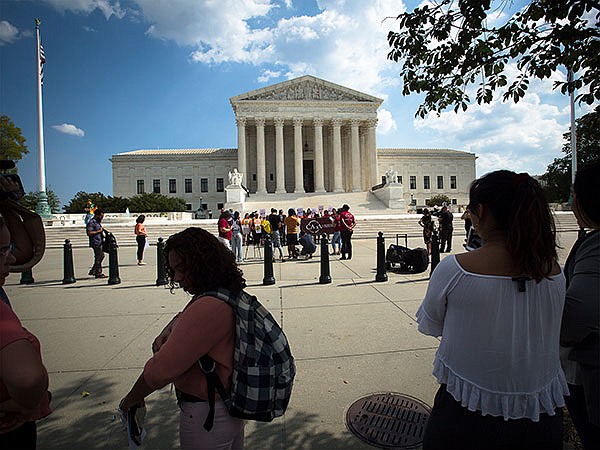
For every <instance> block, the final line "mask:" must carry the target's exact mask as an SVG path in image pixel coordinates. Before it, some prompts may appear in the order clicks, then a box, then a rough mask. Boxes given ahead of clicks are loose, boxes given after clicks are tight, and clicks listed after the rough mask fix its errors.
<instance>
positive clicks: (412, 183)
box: [410, 175, 417, 189]
mask: <svg viewBox="0 0 600 450" xmlns="http://www.w3.org/2000/svg"><path fill="white" fill-rule="evenodd" d="M410 188H411V189H416V188H417V177H416V175H411V176H410Z"/></svg>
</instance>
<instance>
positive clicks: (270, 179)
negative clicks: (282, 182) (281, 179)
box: [269, 173, 273, 181]
mask: <svg viewBox="0 0 600 450" xmlns="http://www.w3.org/2000/svg"><path fill="white" fill-rule="evenodd" d="M269 181H273V174H272V173H270V174H269Z"/></svg>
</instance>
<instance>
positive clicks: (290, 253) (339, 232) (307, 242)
mask: <svg viewBox="0 0 600 450" xmlns="http://www.w3.org/2000/svg"><path fill="white" fill-rule="evenodd" d="M319 218H325V219H328V220H329V221H330V222H331V225H332V227H329V228H328V230H329V231H333V232H332V233H331V234H332V237H331V255H341V258H340V259H342V260H346V259H351V258H352V233H353V229H354V226H355V225H356V221H355V218H354V215H353V214H352V213H350V206H348V205H343V206H342V207H341V208H331V207H330V208H328V209H325V210H323V209H321V210H317V209H316V208H307V209H305V210H303V209H300V208H299V209H294V208H289V209H288V211H287V214H285V213H284V210H283V209H279V210H278V209H277V208H271V212H270V214H269V215H266V212H265V211H261V213H259V212H258V211H253V212H249V213H245V215H244V217H242V216H241V214H240V212H239V211H232V210H228V209H222V210H221V214H220V215H219V219H218V221H217V227H218V230H219V241H221V242H222V243H223V245H225V246H226V247H227V248H229V249H231V251H232V252H233V254H234V256H235V260H236V262H237V263H243V262H244V259H245V258H244V252H243V248H244V247H249V246H255V247H264V245H265V238H266V237H267V236H268V237H269V240H270V243H271V244H270V245H271V246H272V248H273V260H274V261H276V256H277V255H278V256H279V261H281V262H284V261H285V260H286V259H285V257H284V252H283V247H284V246H287V258H288V259H298V258H300V257H301V256H303V257H304V258H305V259H310V258H312V256H313V254H314V253H315V252H316V251H317V243H318V242H319V234H318V233H316V234H314V235H313V233H311V231H310V230H307V229H302V227H301V224H302V220H306V219H319ZM298 245H300V249H299V248H298V247H297V246H298ZM276 250H277V252H278V253H277V255H276V252H275V251H276Z"/></svg>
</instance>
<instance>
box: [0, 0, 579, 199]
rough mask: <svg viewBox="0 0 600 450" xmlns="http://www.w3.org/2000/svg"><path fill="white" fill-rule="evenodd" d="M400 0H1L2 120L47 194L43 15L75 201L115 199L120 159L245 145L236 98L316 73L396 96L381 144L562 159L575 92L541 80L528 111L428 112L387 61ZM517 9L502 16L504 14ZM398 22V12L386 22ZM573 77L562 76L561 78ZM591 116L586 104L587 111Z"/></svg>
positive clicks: (506, 164) (52, 181)
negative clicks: (40, 51) (11, 127)
mask: <svg viewBox="0 0 600 450" xmlns="http://www.w3.org/2000/svg"><path fill="white" fill-rule="evenodd" d="M416 5H417V2H404V3H403V2H401V1H397V0H369V1H364V0H312V1H311V0H302V1H298V0H296V1H294V0H285V1H277V0H220V1H214V0H210V1H209V0H120V1H117V0H36V1H29V0H0V115H4V114H6V115H8V116H9V117H10V118H11V119H12V121H13V122H14V123H15V125H17V126H18V127H20V128H21V129H22V131H23V135H24V136H25V138H26V139H27V145H28V148H29V151H30V153H29V154H28V155H26V156H25V157H24V158H23V159H22V160H21V161H20V162H19V172H20V174H21V177H22V179H23V181H24V184H25V189H26V190H27V191H35V190H37V177H38V174H37V150H38V149H37V124H36V123H37V111H36V107H37V103H36V78H35V70H36V69H35V65H36V64H35V23H34V18H36V17H38V18H40V19H41V20H42V24H41V35H42V44H43V46H44V51H45V55H46V64H45V66H44V91H43V92H44V93H43V103H44V134H45V153H46V181H47V186H48V188H49V189H52V190H53V191H55V192H56V193H57V194H58V196H59V197H60V199H61V201H62V203H63V204H64V203H68V201H69V200H70V199H71V198H72V197H73V196H74V194H75V193H76V192H78V191H86V192H103V193H105V194H106V195H112V173H111V164H110V162H109V158H110V157H111V156H112V155H114V154H116V153H121V152H125V151H130V150H136V149H155V148H203V147H225V148H227V147H236V145H237V132H236V127H235V120H234V115H233V111H232V109H231V106H230V104H229V98H230V97H232V96H235V95H238V94H242V93H244V92H248V91H251V90H254V89H258V88H260V87H264V86H267V85H269V84H274V83H277V82H281V81H285V80H287V79H290V78H295V77H297V76H302V75H306V74H310V75H314V76H317V77H320V78H323V79H326V80H329V81H332V82H334V83H338V84H342V85H344V86H347V87H350V88H352V89H356V90H360V91H363V92H366V93H368V94H371V95H375V96H377V97H380V98H383V99H384V100H385V101H384V103H383V105H382V107H381V108H380V110H379V124H378V129H377V145H378V147H420V148H423V147H427V148H453V149H457V150H466V151H470V152H473V153H476V154H477V156H478V160H477V172H478V174H479V175H482V174H483V173H486V172H488V171H490V170H494V169H500V168H509V169H512V170H517V171H527V172H530V173H531V174H541V173H543V172H544V171H545V168H546V166H547V165H548V164H549V163H550V162H551V161H552V160H553V159H554V158H555V157H558V156H560V155H561V152H560V149H561V147H562V143H563V140H562V134H563V133H564V132H566V131H568V127H569V104H568V99H567V98H566V97H563V96H560V95H558V94H556V93H554V92H553V91H552V81H545V82H538V81H533V82H532V84H531V87H530V90H529V94H528V95H527V96H526V97H525V99H524V100H522V101H521V102H519V103H518V104H517V105H514V104H510V103H502V102H500V101H498V100H495V101H494V102H493V103H492V104H491V105H485V106H482V107H478V106H476V107H473V108H469V110H468V111H467V112H466V113H460V114H455V113H454V112H447V113H443V114H442V115H441V116H440V117H437V116H436V115H430V116H429V117H428V118H426V119H424V120H421V119H416V118H415V117H414V113H415V111H416V109H417V107H418V105H419V102H420V98H419V96H410V97H403V96H402V94H401V82H400V78H399V76H398V72H399V70H400V67H399V66H398V65H397V64H394V63H393V62H390V61H387V59H386V55H387V52H388V46H387V41H386V36H387V33H388V31H390V30H395V29H396V28H397V24H396V22H395V21H394V20H393V19H390V18H388V19H386V17H395V16H397V15H398V14H399V13H400V12H403V11H404V10H405V9H412V8H413V7H414V6H416ZM505 13H506V11H503V12H500V13H499V14H498V17H496V20H499V21H501V20H503V19H504V18H505V16H504V14H505ZM384 19H385V20H384ZM562 77H564V75H563V74H562V73H560V72H557V73H556V74H555V76H554V78H556V79H558V78H562ZM585 112H587V111H586V110H581V109H578V110H577V113H576V114H577V116H580V115H582V114H585Z"/></svg>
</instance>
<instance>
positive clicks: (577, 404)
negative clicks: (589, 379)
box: [565, 384, 600, 450]
mask: <svg viewBox="0 0 600 450" xmlns="http://www.w3.org/2000/svg"><path fill="white" fill-rule="evenodd" d="M569 392H570V393H571V395H568V396H566V397H565V403H566V404H567V408H568V409H569V414H570V415H571V419H572V420H573V425H575V429H576V430H577V434H578V435H579V438H580V439H581V443H582V444H583V448H584V449H585V450H592V449H598V448H600V427H599V426H597V425H594V424H593V423H591V422H590V419H589V417H588V412H587V407H586V399H585V392H584V388H583V386H581V385H574V384H569Z"/></svg>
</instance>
